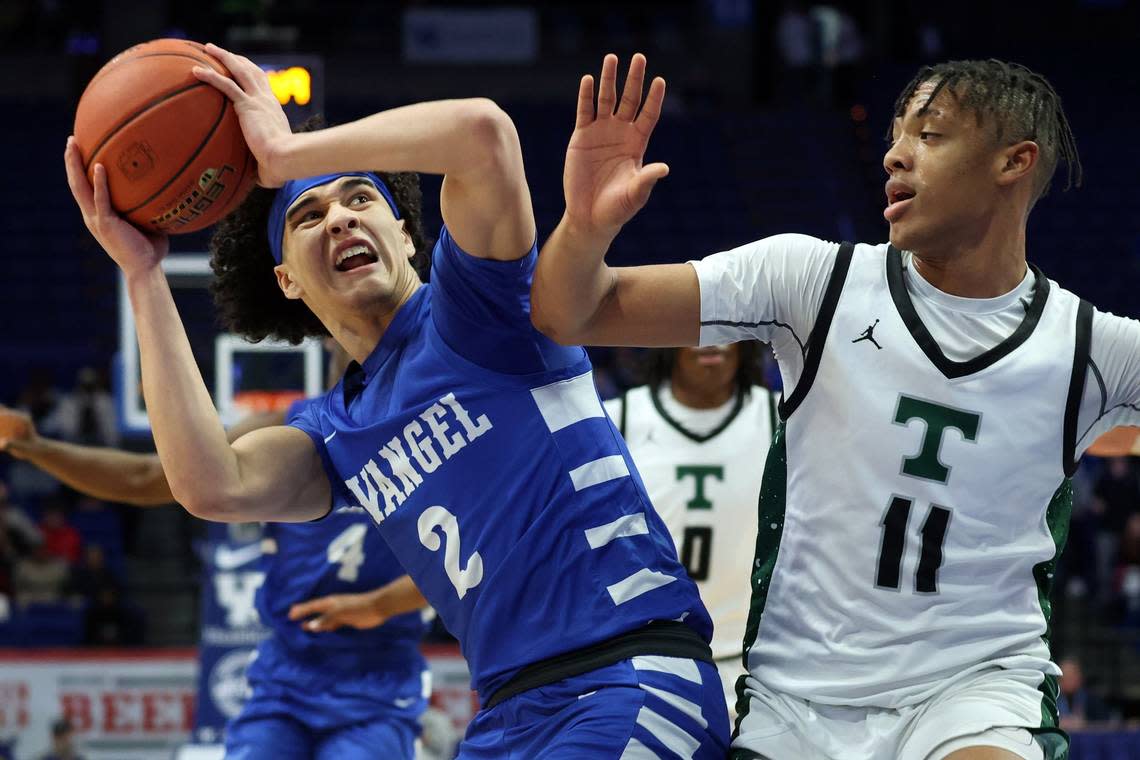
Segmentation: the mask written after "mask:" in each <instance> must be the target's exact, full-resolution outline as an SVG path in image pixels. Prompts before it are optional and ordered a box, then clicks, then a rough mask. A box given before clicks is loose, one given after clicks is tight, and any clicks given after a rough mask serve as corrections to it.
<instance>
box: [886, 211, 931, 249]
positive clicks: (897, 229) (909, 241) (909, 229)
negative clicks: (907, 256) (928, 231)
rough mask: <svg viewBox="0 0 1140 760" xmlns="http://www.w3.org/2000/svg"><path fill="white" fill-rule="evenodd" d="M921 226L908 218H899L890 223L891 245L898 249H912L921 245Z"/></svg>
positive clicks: (889, 238)
mask: <svg viewBox="0 0 1140 760" xmlns="http://www.w3.org/2000/svg"><path fill="white" fill-rule="evenodd" d="M922 237H923V235H922V227H921V226H920V225H915V224H914V223H913V221H912V220H910V219H900V220H899V221H897V222H894V223H892V224H891V228H890V235H889V236H888V238H887V239H888V240H890V243H891V245H893V246H894V247H895V248H898V249H899V250H900V251H913V250H915V249H916V248H919V247H921V245H922Z"/></svg>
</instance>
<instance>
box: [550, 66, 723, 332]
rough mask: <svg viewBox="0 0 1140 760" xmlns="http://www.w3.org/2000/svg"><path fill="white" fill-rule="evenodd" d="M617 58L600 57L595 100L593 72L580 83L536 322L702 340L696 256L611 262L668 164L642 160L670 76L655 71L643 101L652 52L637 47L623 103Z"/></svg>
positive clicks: (554, 328) (553, 329)
mask: <svg viewBox="0 0 1140 760" xmlns="http://www.w3.org/2000/svg"><path fill="white" fill-rule="evenodd" d="M617 64H618V60H617V56H615V55H607V56H606V57H605V60H604V61H603V62H602V74H601V78H600V80H599V84H598V95H597V109H596V110H595V107H594V78H593V77H592V76H589V75H587V76H584V77H583V78H582V81H581V84H580V86H579V90H578V111H577V119H576V122H575V125H574V134H573V136H572V137H571V138H570V145H569V147H568V148H567V151H566V168H565V172H564V175H563V185H564V189H565V193H566V212H565V213H564V214H563V217H562V220H561V221H560V222H559V224H558V227H557V228H556V229H555V230H554V232H553V233H552V234H551V236H550V238H549V239H548V240H547V241H546V243H545V244H544V245H543V248H542V254H541V255H540V256H539V260H538V269H537V271H536V272H535V277H534V286H533V288H532V290H531V318H532V320H533V322H534V325H535V327H537V328H538V329H539V330H541V331H542V332H544V333H546V334H547V335H548V336H550V337H551V338H553V339H554V340H556V341H558V342H559V343H563V344H568V345H569V344H576V343H582V344H589V345H629V346H691V345H696V343H697V341H698V339H699V337H700V310H701V309H700V305H701V303H700V289H699V285H698V283H697V275H696V272H695V271H694V270H693V268H692V267H691V266H689V265H688V264H666V265H660V266H644V267H609V266H607V265H606V263H605V253H606V251H607V250H608V249H609V247H610V244H611V243H612V242H613V239H614V238H615V237H616V236H617V234H618V232H619V231H620V230H621V227H622V225H624V224H625V223H626V222H628V221H629V220H630V219H632V218H633V216H634V214H636V213H637V212H638V211H639V210H641V208H642V207H643V206H644V205H645V203H646V201H648V200H649V194H650V192H651V191H652V190H653V186H654V185H655V184H656V183H657V181H658V180H660V179H661V178H662V177H664V176H665V175H667V174H668V173H669V168H668V167H667V166H666V165H665V164H662V163H653V164H649V165H648V166H646V165H644V164H643V159H644V156H645V149H646V147H647V146H648V144H649V137H650V135H651V134H652V133H653V128H654V126H656V124H657V120H658V118H659V117H660V115H661V105H662V103H663V101H664V99H665V80H663V79H661V78H660V77H657V78H656V79H654V80H653V82H652V84H651V85H650V87H649V95H648V97H647V98H646V99H645V104H644V105H642V103H641V99H642V91H643V85H644V81H645V57H644V56H642V55H641V54H640V53H639V54H637V55H635V56H634V57H633V60H632V61H631V62H630V66H629V74H628V75H627V77H626V82H625V87H624V90H623V92H622V97H621V102H620V103H618V99H617ZM615 107H616V110H615ZM639 107H640V111H639Z"/></svg>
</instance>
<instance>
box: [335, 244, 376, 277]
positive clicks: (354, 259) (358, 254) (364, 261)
mask: <svg viewBox="0 0 1140 760" xmlns="http://www.w3.org/2000/svg"><path fill="white" fill-rule="evenodd" d="M379 260H380V257H379V256H377V255H376V254H375V253H373V252H372V249H370V248H369V247H368V246H366V245H363V244H361V245H353V246H349V247H348V248H345V249H344V250H343V251H341V252H340V254H339V255H338V256H337V257H336V270H337V271H338V272H350V271H352V270H353V269H359V268H360V267H366V266H368V265H369V264H372V263H374V262H376V261H379Z"/></svg>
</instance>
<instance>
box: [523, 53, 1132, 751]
mask: <svg viewBox="0 0 1140 760" xmlns="http://www.w3.org/2000/svg"><path fill="white" fill-rule="evenodd" d="M616 63H617V62H616V59H614V58H610V59H608V60H607V62H606V64H605V66H604V67H603V70H602V77H601V83H600V92H601V94H602V95H604V96H606V97H607V98H608V97H609V96H610V95H611V94H612V92H613V91H614V90H615V89H616V87H615V82H616ZM653 87H655V88H659V89H660V88H663V87H664V83H663V82H660V80H657V81H655V82H654V85H653ZM639 90H640V88H637V87H633V88H631V87H630V86H629V85H628V84H627V86H626V93H625V97H626V98H627V99H631V100H633V99H639V98H640V91H639ZM657 96H658V97H657V98H654V97H652V95H651V97H650V101H652V102H654V103H658V102H659V100H660V93H659V92H658V93H657ZM607 102H612V100H607ZM609 110H610V109H605V110H604V111H599V112H598V113H597V114H596V115H595V113H594V108H593V80H592V78H586V79H584V80H583V82H582V87H581V90H580V95H579V107H578V118H577V125H576V128H575V132H574V135H573V137H572V138H571V142H570V148H569V150H568V152H567V161H566V169H565V174H564V183H565V189H566V212H565V215H564V217H563V219H562V221H561V223H560V224H559V227H558V228H557V229H556V230H555V232H554V233H553V235H552V236H551V238H550V239H549V241H548V242H547V244H546V246H545V247H544V250H543V253H542V256H541V257H540V263H539V269H538V272H537V274H536V277H535V280H534V289H533V292H532V308H533V312H532V314H533V318H534V321H535V323H536V324H538V325H539V326H540V327H541V328H542V329H544V330H545V331H546V332H547V333H548V334H551V335H553V336H554V337H556V338H557V339H558V340H563V341H573V342H581V343H587V344H607V345H642V346H668V345H696V344H701V345H710V344H720V343H724V342H725V341H731V340H740V339H759V340H767V341H771V342H772V344H773V347H774V350H775V353H776V357H777V359H778V361H779V364H780V372H781V374H782V376H783V381H784V388H785V392H786V395H785V397H784V398H783V399H782V401H781V404H780V418H781V422H780V425H779V427H778V429H777V432H776V436H775V438H774V440H773V443H772V448H771V451H770V453H769V457H768V462H767V465H766V469H765V473H764V481H763V485H762V487H761V497H760V501H761V516H760V521H759V523H760V525H759V533H758V539H757V553H756V563H755V567H754V569H753V573H752V585H753V602H752V613H751V616H750V619H749V624H748V638H747V640H746V651H747V664H748V668H749V671H750V675H749V677H748V679H747V682H746V684H745V688H743V689H742V690H741V697H742V704H745V706H746V708H747V709H746V710H742V715H741V717H740V718H739V719H738V720H737V735H736V738H735V739H734V742H733V747H734V750H733V757H734V758H738V759H745V758H770V759H771V760H788V759H795V760H799V759H801V758H861V759H865V758H874V759H878V758H883V759H884V760H886V759H887V758H890V759H891V760H898V759H902V760H912V759H914V760H917V759H920V758H921V759H923V760H943V758H949V759H950V760H982V759H983V758H995V759H997V758H1005V759H1008V758H1043V757H1046V758H1061V757H1064V756H1065V755H1066V754H1067V741H1066V737H1065V735H1064V734H1063V732H1061V731H1060V730H1059V729H1057V727H1056V726H1057V715H1056V703H1055V701H1056V695H1057V687H1056V676H1057V675H1058V673H1059V670H1058V668H1057V667H1056V665H1054V664H1053V663H1052V662H1051V661H1050V656H1049V648H1048V632H1049V616H1050V609H1051V608H1050V603H1049V593H1050V591H1051V585H1052V574H1053V568H1054V564H1055V562H1056V558H1057V555H1058V554H1059V552H1060V551H1061V548H1062V546H1063V544H1064V540H1065V534H1066V531H1067V523H1068V503H1069V501H1070V498H1069V497H1070V494H1071V491H1070V486H1069V480H1068V476H1069V475H1071V474H1072V472H1073V470H1074V468H1075V465H1076V460H1077V458H1078V457H1079V456H1080V455H1081V453H1082V452H1083V451H1084V450H1085V449H1086V448H1087V447H1088V446H1089V445H1090V443H1091V442H1092V441H1093V439H1094V438H1095V437H1096V436H1097V435H1098V434H1100V433H1102V432H1104V431H1105V430H1107V429H1109V428H1111V427H1113V426H1115V425H1127V424H1131V425H1136V424H1137V423H1140V322H1137V321H1135V320H1130V319H1124V318H1121V317H1116V316H1113V315H1111V314H1107V313H1103V312H1099V311H1097V310H1095V309H1094V308H1093V307H1092V306H1091V305H1089V304H1088V303H1087V302H1084V301H1081V300H1080V299H1078V298H1077V297H1076V296H1074V295H1072V294H1071V293H1069V292H1067V291H1065V290H1063V289H1062V288H1060V287H1059V286H1058V285H1057V284H1056V283H1053V282H1051V281H1050V280H1049V279H1048V278H1047V277H1045V275H1044V274H1042V273H1041V272H1040V270H1038V269H1036V268H1035V267H1032V266H1029V265H1027V263H1026V221H1027V219H1028V215H1029V211H1030V209H1031V208H1032V207H1033V205H1034V203H1035V202H1036V200H1037V199H1038V198H1039V197H1041V195H1043V194H1044V192H1045V191H1046V190H1047V189H1048V186H1049V183H1050V180H1051V178H1052V176H1053V174H1054V171H1055V169H1056V167H1057V164H1058V163H1059V162H1060V161H1064V162H1065V163H1066V164H1067V165H1068V168H1069V178H1070V180H1072V179H1074V178H1075V179H1077V180H1078V181H1079V179H1080V165H1079V161H1078V159H1077V155H1076V149H1075V146H1074V142H1073V137H1072V134H1071V132H1070V130H1069V127H1068V122H1067V120H1066V118H1065V116H1064V113H1063V111H1062V108H1061V104H1060V98H1059V97H1058V96H1057V94H1056V92H1054V90H1053V88H1052V87H1051V86H1050V85H1049V83H1048V82H1047V81H1046V80H1045V79H1044V78H1042V77H1041V76H1040V75H1038V74H1035V73H1033V72H1031V71H1029V70H1027V69H1025V68H1024V67H1021V66H1017V65H1013V64H1007V63H1003V62H1000V61H993V60H991V61H956V62H951V63H947V64H940V65H938V66H934V67H926V68H923V69H922V70H921V71H920V72H919V73H918V75H917V76H916V77H915V78H914V80H913V81H912V82H911V83H910V84H909V85H908V86H907V87H906V88H905V89H904V91H903V92H902V94H901V96H900V97H899V100H898V102H897V104H896V111H895V119H894V122H893V125H892V132H891V136H890V137H891V145H890V148H889V149H888V150H887V153H886V155H885V157H884V161H883V165H884V168H885V170H886V172H887V175H888V181H887V183H886V195H887V202H888V205H887V208H886V211H885V212H884V216H885V218H886V220H887V221H888V222H889V223H890V243H889V244H885V243H884V244H881V245H856V246H852V245H843V246H840V245H836V244H833V243H828V242H825V241H822V240H816V239H814V238H810V237H807V236H803V235H778V236H776V237H772V238H768V239H765V240H760V241H757V242H755V243H751V244H748V245H745V246H742V247H740V248H738V249H735V250H733V251H728V252H724V253H721V254H718V255H715V256H711V257H709V258H707V259H704V260H703V261H699V262H695V263H691V264H679V265H667V266H650V267H636V268H610V267H607V266H606V265H605V263H604V254H605V251H606V249H607V247H608V246H609V243H610V242H611V241H612V239H613V237H614V236H616V234H617V233H618V231H619V230H620V228H621V226H622V225H623V224H624V223H625V222H626V221H627V220H628V219H629V218H631V217H632V215H633V214H634V213H636V211H637V210H638V209H639V208H640V207H641V206H642V205H644V203H645V202H646V200H647V199H648V196H649V193H650V191H651V189H652V186H653V184H654V183H655V182H656V181H658V180H659V179H660V178H661V177H663V176H664V175H665V174H666V173H667V171H668V169H667V167H665V166H664V165H663V164H650V165H648V166H644V165H643V164H642V157H643V155H644V152H645V148H646V144H647V140H648V136H647V135H646V134H644V133H643V132H642V131H639V130H638V129H637V125H636V122H633V121H631V120H630V119H628V118H623V117H622V115H621V114H622V113H625V114H628V109H626V110H625V111H624V112H621V111H619V114H618V115H614V114H612V113H610V112H609ZM1078 255H1079V254H1078Z"/></svg>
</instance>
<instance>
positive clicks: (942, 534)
mask: <svg viewBox="0 0 1140 760" xmlns="http://www.w3.org/2000/svg"><path fill="white" fill-rule="evenodd" d="M913 505H914V502H913V501H912V500H910V499H905V498H903V497H901V496H895V497H894V498H892V499H891V505H890V506H889V507H887V513H886V514H885V515H883V522H882V523H881V524H882V526H883V542H882V543H881V544H880V546H879V569H878V572H877V573H876V575H875V585H876V586H878V587H879V588H889V589H895V590H898V588H899V576H900V575H901V574H902V559H903V550H904V549H905V548H906V525H907V522H909V520H910V508H911V507H912V506H913ZM949 524H950V510H949V509H946V508H945V507H940V506H938V505H937V504H931V505H930V512H929V513H927V515H926V520H925V521H924V522H923V523H922V530H921V535H922V545H921V549H920V553H919V558H918V571H917V572H916V573H915V579H914V590H915V591H917V592H918V593H920V594H937V593H938V568H939V567H941V566H942V545H943V543H944V542H945V541H946V527H947V526H948V525H949Z"/></svg>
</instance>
